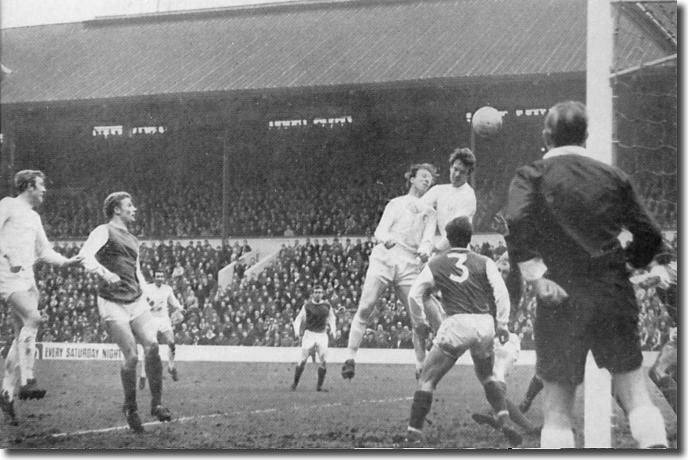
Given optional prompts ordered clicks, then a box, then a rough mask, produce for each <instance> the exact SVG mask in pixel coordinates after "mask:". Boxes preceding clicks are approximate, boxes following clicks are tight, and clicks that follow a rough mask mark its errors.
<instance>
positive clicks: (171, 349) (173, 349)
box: [167, 342, 177, 369]
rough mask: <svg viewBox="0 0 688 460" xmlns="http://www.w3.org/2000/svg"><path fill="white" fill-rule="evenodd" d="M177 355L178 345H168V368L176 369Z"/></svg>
mask: <svg viewBox="0 0 688 460" xmlns="http://www.w3.org/2000/svg"><path fill="white" fill-rule="evenodd" d="M176 355H177V345H176V344H175V343H174V342H172V343H170V344H168V345H167V367H168V368H169V369H174V358H175V356H176Z"/></svg>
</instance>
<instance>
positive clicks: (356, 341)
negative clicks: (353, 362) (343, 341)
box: [348, 312, 368, 359]
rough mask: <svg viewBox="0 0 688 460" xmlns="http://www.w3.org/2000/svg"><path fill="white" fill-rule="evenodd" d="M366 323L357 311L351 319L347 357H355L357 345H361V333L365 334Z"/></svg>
mask: <svg viewBox="0 0 688 460" xmlns="http://www.w3.org/2000/svg"><path fill="white" fill-rule="evenodd" d="M367 324H368V322H367V321H363V320H362V319H361V317H360V315H359V313H358V312H356V314H355V315H354V318H353V319H352V320H351V330H350V331H349V344H348V349H349V359H356V353H357V352H358V347H360V346H361V341H363V334H365V330H366V326H367Z"/></svg>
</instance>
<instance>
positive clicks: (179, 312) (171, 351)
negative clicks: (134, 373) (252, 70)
mask: <svg viewBox="0 0 688 460" xmlns="http://www.w3.org/2000/svg"><path fill="white" fill-rule="evenodd" d="M153 281H154V284H148V285H145V286H144V293H143V294H144V297H145V298H146V302H147V303H148V305H149V306H150V311H151V315H152V316H153V325H154V326H155V328H156V329H157V334H158V343H160V344H162V345H167V347H168V355H167V372H169V373H170V375H171V376H172V380H174V381H175V382H176V381H177V380H179V375H178V374H177V368H176V367H175V366H174V357H175V353H176V347H175V343H174V332H173V330H172V325H173V324H174V325H175V326H176V325H177V324H179V323H181V322H182V320H183V319H184V307H182V305H181V304H180V303H179V300H177V298H176V297H175V296H174V292H172V288H171V287H170V285H168V284H163V281H165V275H164V274H163V273H162V272H155V278H154V280H153ZM170 309H171V315H170ZM170 318H171V319H170ZM145 387H146V369H145V367H144V365H143V361H141V377H140V378H139V388H140V389H142V390H143V389H144V388H145Z"/></svg>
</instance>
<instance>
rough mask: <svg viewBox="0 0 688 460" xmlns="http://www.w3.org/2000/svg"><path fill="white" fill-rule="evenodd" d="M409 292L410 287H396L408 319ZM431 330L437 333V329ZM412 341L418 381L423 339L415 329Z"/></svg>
mask: <svg viewBox="0 0 688 460" xmlns="http://www.w3.org/2000/svg"><path fill="white" fill-rule="evenodd" d="M410 291H411V286H397V288H396V294H397V298H398V299H399V300H400V301H401V303H402V304H403V305H404V308H405V309H406V311H407V312H408V314H409V317H410V316H411V310H410V308H409V305H408V296H409V292H410ZM433 330H435V331H437V329H433ZM412 340H413V351H414V353H415V354H416V380H418V379H419V378H420V373H421V371H422V369H423V362H424V361H425V353H426V352H425V346H426V344H425V337H419V336H418V334H417V333H416V330H415V328H413V335H412Z"/></svg>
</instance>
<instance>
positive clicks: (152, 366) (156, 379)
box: [146, 345, 162, 407]
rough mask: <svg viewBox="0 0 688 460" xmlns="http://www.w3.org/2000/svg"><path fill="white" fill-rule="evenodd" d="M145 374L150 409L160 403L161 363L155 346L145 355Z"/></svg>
mask: <svg viewBox="0 0 688 460" xmlns="http://www.w3.org/2000/svg"><path fill="white" fill-rule="evenodd" d="M146 373H147V374H148V386H149V387H150V392H151V407H156V406H159V405H160V403H161V401H162V361H161V360H160V353H159V349H158V346H157V345H153V346H152V347H150V349H149V350H148V353H146Z"/></svg>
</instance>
